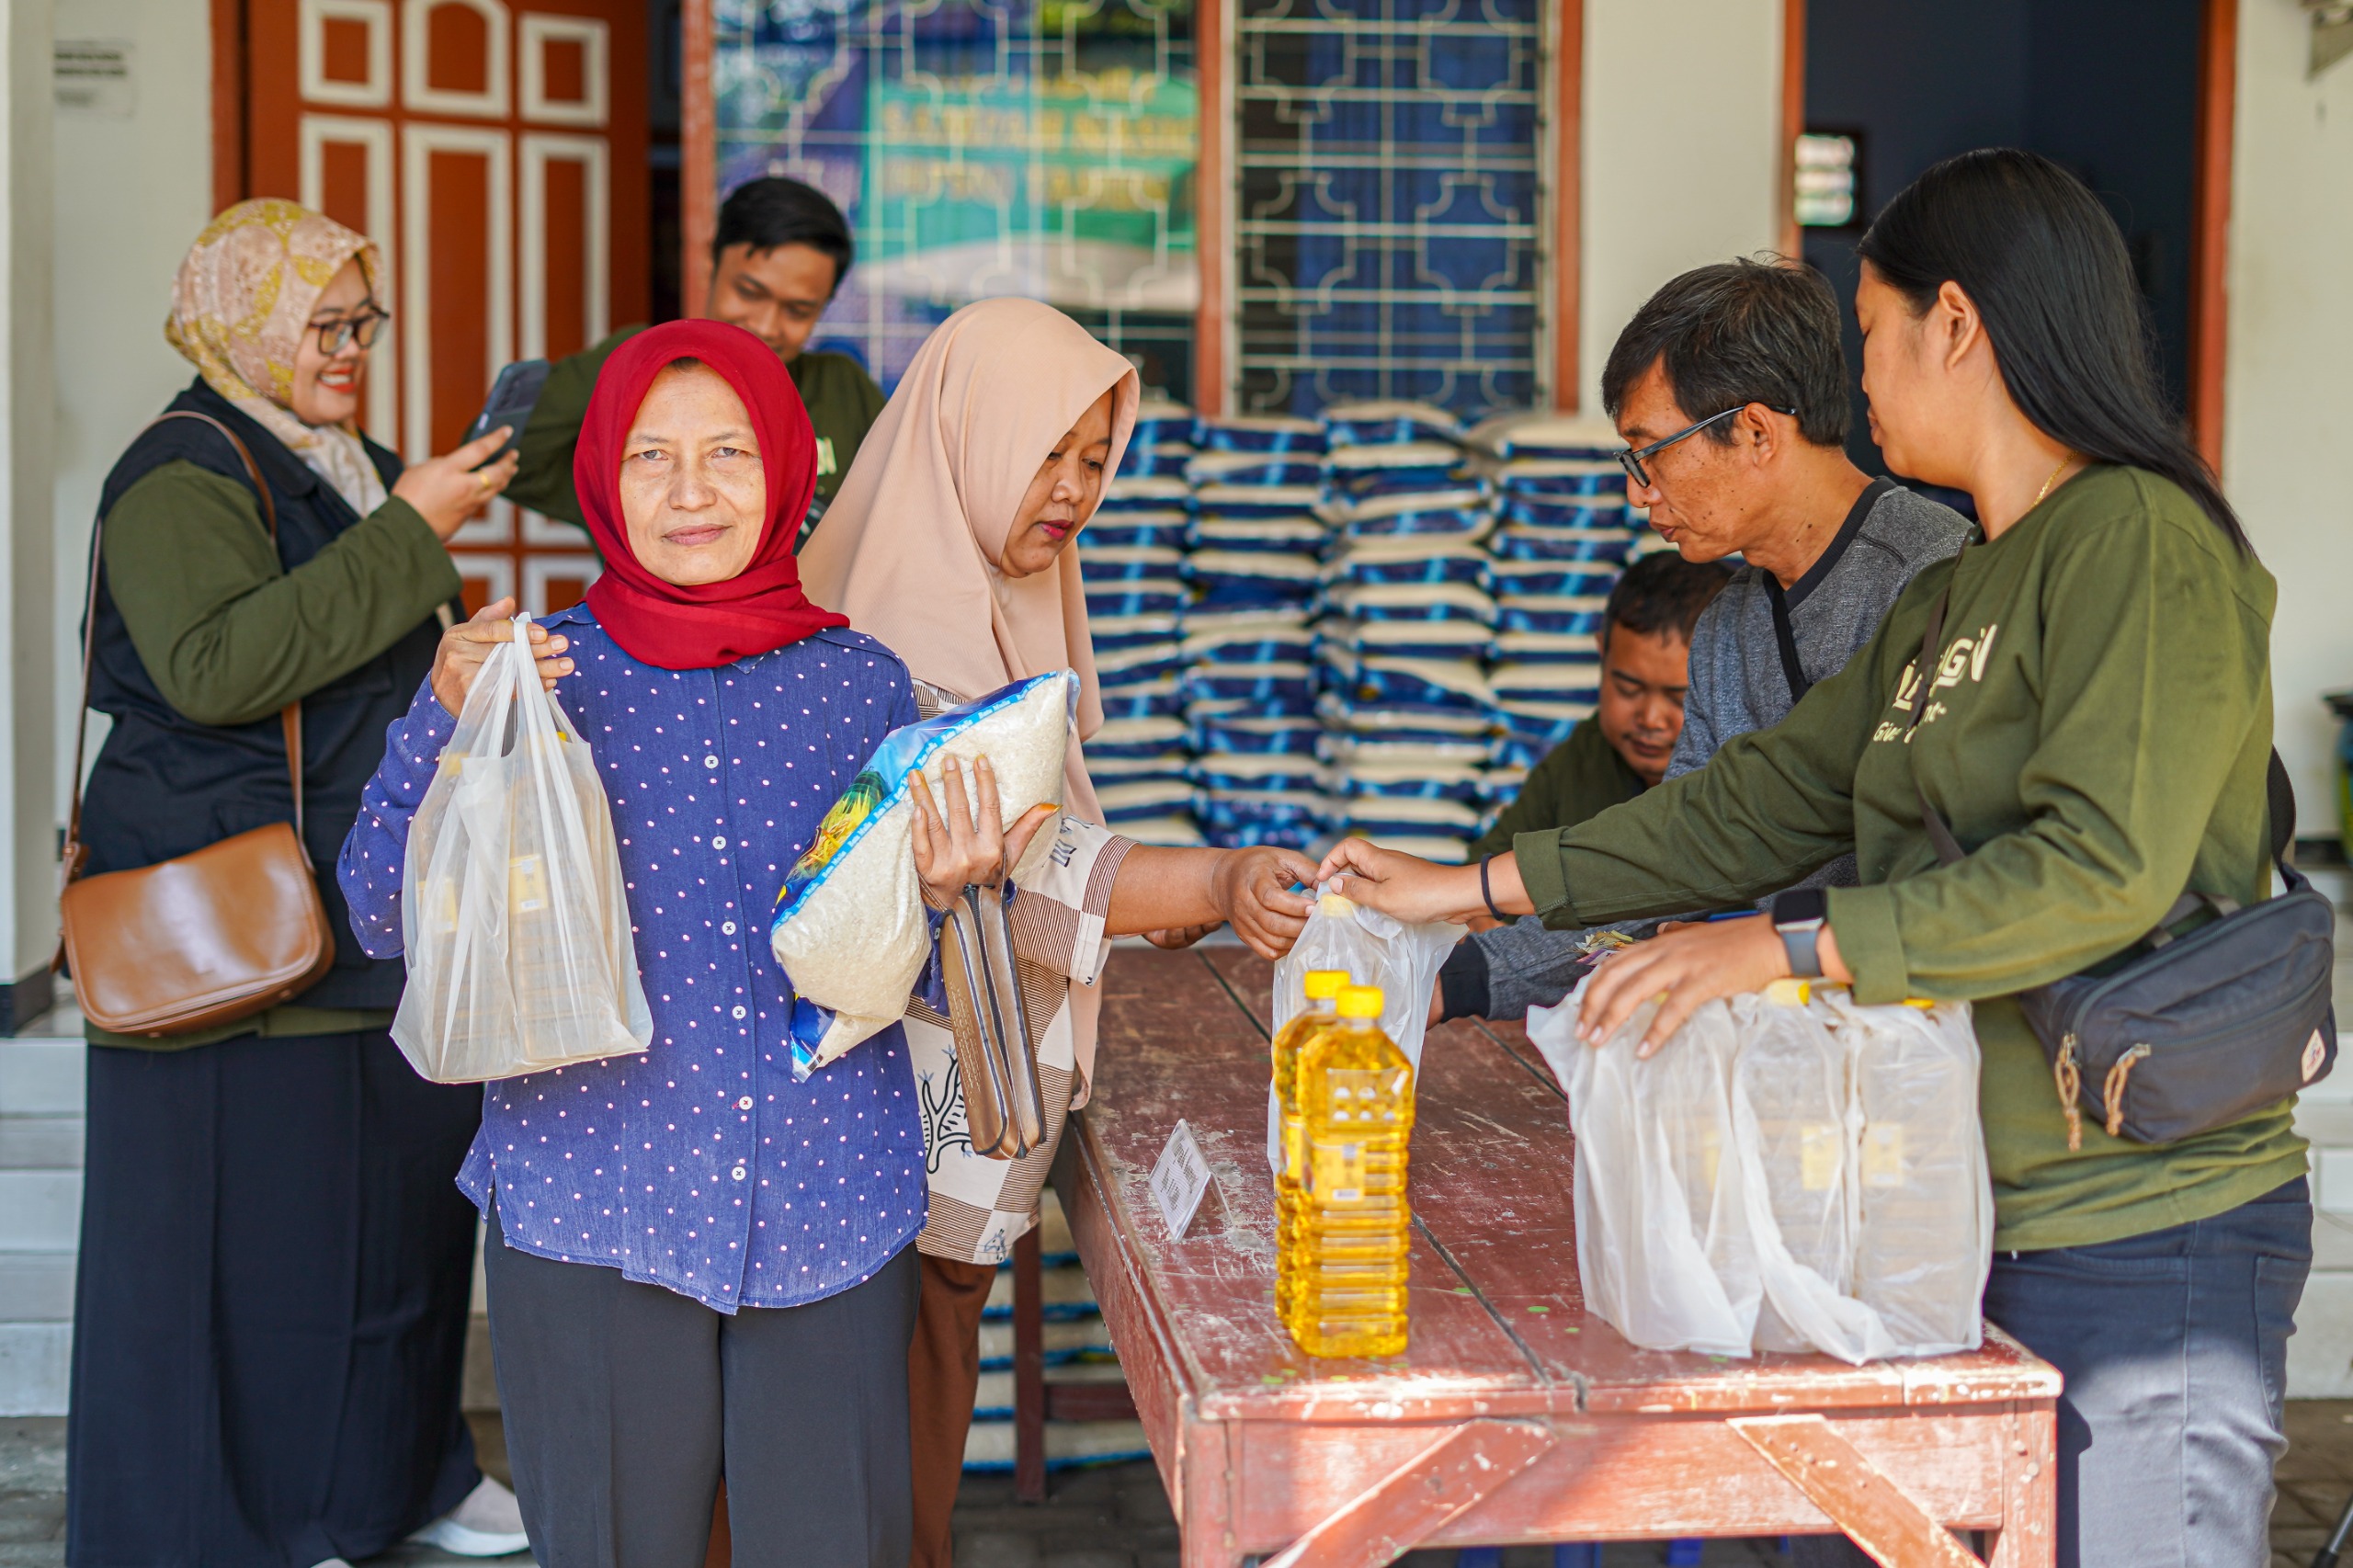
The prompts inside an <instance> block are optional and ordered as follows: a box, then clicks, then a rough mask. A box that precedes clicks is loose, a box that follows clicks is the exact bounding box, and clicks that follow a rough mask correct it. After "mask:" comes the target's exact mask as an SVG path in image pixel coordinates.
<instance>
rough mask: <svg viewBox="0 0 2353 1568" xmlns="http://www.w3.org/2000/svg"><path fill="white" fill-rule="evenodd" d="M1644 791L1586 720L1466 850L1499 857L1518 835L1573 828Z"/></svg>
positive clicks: (1597, 728)
mask: <svg viewBox="0 0 2353 1568" xmlns="http://www.w3.org/2000/svg"><path fill="white" fill-rule="evenodd" d="M1644 788H1646V786H1644V784H1643V776H1642V775H1641V774H1639V773H1637V772H1635V771H1634V770H1633V769H1632V768H1631V767H1627V766H1626V759H1625V758H1624V757H1622V756H1619V755H1618V749H1617V748H1616V747H1615V746H1613V745H1611V744H1609V741H1608V737H1606V736H1604V735H1603V734H1602V733H1601V722H1600V721H1599V720H1598V719H1587V720H1586V721H1584V722H1582V723H1580V724H1578V725H1577V727H1576V728H1575V729H1574V730H1571V731H1570V732H1569V735H1568V739H1566V740H1564V741H1563V742H1562V743H1561V744H1559V745H1556V746H1554V747H1553V748H1552V750H1551V751H1548V752H1546V753H1545V754H1544V758H1543V760H1542V761H1540V762H1539V763H1538V764H1537V765H1536V766H1535V767H1531V768H1529V770H1528V779H1527V782H1525V783H1523V784H1521V785H1520V787H1519V793H1518V795H1516V796H1514V797H1513V798H1512V802H1511V804H1510V805H1508V806H1506V807H1505V808H1504V809H1503V812H1502V813H1501V814H1499V815H1498V816H1497V817H1496V818H1495V825H1494V826H1493V827H1490V828H1489V829H1487V831H1486V832H1485V833H1483V834H1481V835H1479V842H1478V843H1476V844H1473V845H1472V846H1471V858H1472V859H1473V860H1480V859H1484V858H1486V857H1487V856H1490V855H1500V854H1502V853H1504V852H1505V851H1506V850H1507V849H1509V848H1510V847H1511V845H1512V840H1513V839H1514V838H1515V837H1517V836H1518V835H1520V834H1523V833H1535V832H1540V831H1541V830H1542V829H1545V828H1548V827H1550V828H1560V827H1574V826H1575V825H1576V824H1578V823H1581V822H1583V821H1585V819H1586V818H1587V817H1589V816H1594V815H1596V814H1597V813H1599V812H1605V811H1607V810H1608V809H1609V808H1610V807H1611V806H1614V805H1617V804H1618V803H1620V801H1631V800H1632V799H1633V798H1634V797H1635V796H1637V795H1639V794H1641V793H1642V792H1643V790H1644Z"/></svg>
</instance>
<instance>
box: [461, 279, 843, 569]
mask: <svg viewBox="0 0 2353 1568" xmlns="http://www.w3.org/2000/svg"><path fill="white" fill-rule="evenodd" d="M644 330H645V329H644V328H643V327H642V326H626V327H623V328H621V330H620V331H619V332H617V333H615V334H613V335H612V336H610V337H608V338H607V339H605V341H604V342H602V343H599V344H597V346H596V347H594V348H587V349H583V350H582V351H581V352H580V353H577V354H574V355H570V356H567V357H566V358H562V359H559V360H557V361H556V362H555V364H554V365H553V366H552V367H551V368H550V369H549V370H548V383H547V386H546V387H545V388H544V389H543V390H542V391H541V392H540V401H539V403H537V404H536V405H534V406H533V408H532V409H531V417H530V418H529V420H528V421H527V422H525V424H524V426H523V434H522V436H521V437H519V439H518V440H517V447H518V448H519V449H520V453H519V455H520V457H521V462H520V464H519V465H518V466H517V469H516V472H515V480H514V483H511V484H509V485H507V487H506V498H507V499H508V500H510V501H513V502H516V503H517V504H518V505H520V506H529V507H530V508H531V509H532V510H533V511H535V512H543V513H545V514H547V515H548V516H549V517H562V518H563V520H564V521H565V522H568V523H578V522H580V521H581V520H582V519H581V516H580V498H579V496H577V495H575V494H573V489H572V449H573V448H574V447H575V446H577V445H578V444H579V442H580V422H581V421H582V420H583V419H585V418H586V417H587V416H588V394H589V393H591V392H595V391H596V390H597V372H598V371H600V370H602V369H604V368H605V361H606V360H607V359H608V358H611V356H612V352H613V350H614V349H616V348H618V347H620V346H621V344H622V343H623V342H624V341H625V340H627V339H629V338H631V337H634V336H636V335H638V334H639V333H641V332H643V331H644ZM785 369H788V370H790V371H791V372H792V384H793V386H794V387H795V388H797V389H798V390H799V391H800V393H801V403H803V404H804V405H806V407H807V408H808V410H809V424H810V426H811V428H813V430H815V431H816V433H817V505H818V506H819V507H820V508H823V507H824V506H826V505H827V504H829V503H830V502H832V500H833V498H834V492H835V491H836V490H838V489H840V488H841V483H842V475H844V474H845V473H847V472H849V464H850V460H851V459H852V458H855V457H856V456H858V444H859V443H860V442H862V441H864V440H865V439H866V432H867V431H868V430H870V429H871V428H872V427H873V426H874V421H875V418H876V417H877V416H878V415H881V412H882V389H881V388H880V387H878V386H876V385H875V384H874V381H873V378H871V377H870V376H869V375H868V374H867V373H866V372H865V370H863V369H860V368H859V366H858V361H857V360H855V359H853V358H850V357H849V356H848V355H847V354H822V353H819V354H801V355H800V356H798V357H796V358H793V359H791V360H790V361H789V362H788V363H787V364H786V366H785Z"/></svg>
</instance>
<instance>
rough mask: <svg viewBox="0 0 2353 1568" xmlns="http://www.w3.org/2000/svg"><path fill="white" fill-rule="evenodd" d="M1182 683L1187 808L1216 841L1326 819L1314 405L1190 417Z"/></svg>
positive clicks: (1313, 829) (1281, 832) (1235, 842)
mask: <svg viewBox="0 0 2353 1568" xmlns="http://www.w3.org/2000/svg"><path fill="white" fill-rule="evenodd" d="M1199 437H1200V451H1199V453H1198V454H1197V455H1196V456H1195V457H1194V458H1193V459H1192V460H1190V461H1189V462H1188V464H1187V465H1186V469H1185V472H1186V477H1187V478H1188V479H1189V480H1190V481H1191V482H1192V486H1193V526H1192V532H1191V535H1190V539H1191V551H1190V552H1189V553H1188V555H1187V557H1186V562H1185V572H1186V576H1187V578H1188V581H1189V582H1190V583H1191V585H1192V587H1193V592H1194V600H1193V604H1192V607H1191V608H1190V609H1189V610H1188V612H1187V618H1186V627H1185V630H1186V637H1185V649H1184V653H1185V672H1184V676H1183V679H1182V682H1181V688H1182V692H1183V696H1184V701H1185V717H1186V720H1187V722H1188V724H1189V726H1190V728H1191V732H1192V743H1193V749H1194V752H1195V754H1196V756H1195V758H1194V763H1193V781H1194V785H1195V790H1194V794H1193V814H1194V817H1195V820H1196V821H1198V822H1199V824H1200V829H1201V833H1202V835H1203V837H1205V838H1206V839H1207V840H1208V842H1209V843H1211V844H1213V845H1216V846H1220V847H1221V848H1235V847H1240V846H1247V845H1257V844H1276V845H1283V846H1288V847H1290V848H1294V849H1304V848H1306V847H1307V846H1309V845H1311V844H1313V842H1314V841H1315V840H1316V839H1317V838H1319V837H1320V836H1321V835H1322V834H1323V832H1324V820H1323V819H1324V799H1323V778H1322V774H1321V770H1320V768H1319V766H1318V764H1317V761H1316V756H1315V735H1316V722H1315V688H1314V666H1313V652H1314V636H1313V632H1312V631H1310V630H1309V622H1310V620H1311V619H1313V614H1314V608H1315V603H1316V599H1317V597H1318V592H1319V589H1320V587H1321V582H1320V578H1321V574H1322V571H1323V554H1324V536H1325V528H1324V522H1323V520H1322V518H1321V517H1318V515H1317V513H1316V504H1317V501H1318V500H1319V499H1320V496H1321V494H1322V492H1321V483H1322V480H1323V455H1324V427H1323V426H1322V425H1320V424H1318V423H1317V422H1315V421H1314V420H1312V419H1294V418H1289V417H1284V416H1279V415H1236V416H1232V417H1227V418H1203V419H1202V420H1200V421H1199Z"/></svg>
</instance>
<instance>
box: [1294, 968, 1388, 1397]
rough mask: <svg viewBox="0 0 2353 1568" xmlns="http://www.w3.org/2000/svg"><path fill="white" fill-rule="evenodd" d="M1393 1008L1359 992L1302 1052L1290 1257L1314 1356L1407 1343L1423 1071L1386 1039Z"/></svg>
mask: <svg viewBox="0 0 2353 1568" xmlns="http://www.w3.org/2000/svg"><path fill="white" fill-rule="evenodd" d="M1336 1011H1337V1012H1338V1014H1339V1018H1338V1020H1337V1021H1336V1023H1334V1024H1333V1025H1332V1026H1330V1027H1329V1028H1323V1029H1318V1030H1316V1031H1315V1032H1314V1033H1313V1035H1312V1036H1310V1037H1309V1039H1308V1040H1307V1042H1306V1045H1305V1048H1304V1050H1303V1051H1302V1054H1301V1057H1300V1063H1299V1105H1300V1114H1301V1117H1302V1124H1303V1125H1302V1134H1303V1137H1304V1140H1305V1142H1306V1155H1307V1157H1306V1162H1305V1173H1304V1174H1305V1177H1306V1179H1305V1181H1304V1182H1303V1183H1302V1191H1301V1204H1300V1222H1299V1226H1298V1231H1297V1234H1296V1236H1295V1238H1294V1241H1293V1244H1292V1247H1291V1250H1290V1253H1289V1254H1288V1255H1286V1256H1285V1258H1284V1262H1285V1263H1286V1264H1287V1265H1288V1272H1289V1273H1290V1276H1291V1277H1292V1278H1293V1279H1294V1280H1295V1281H1296V1283H1295V1285H1294V1287H1293V1290H1294V1299H1293V1304H1292V1307H1291V1321H1290V1324H1289V1326H1290V1334H1291V1338H1292V1339H1293V1340H1294V1341H1296V1342H1297V1343H1298V1345H1299V1347H1300V1348H1301V1349H1302V1350H1304V1351H1306V1352H1307V1353H1308V1354H1309V1355H1310V1356H1395V1355H1398V1354H1399V1353H1401V1352H1402V1351H1404V1348H1405V1276H1406V1271H1407V1247H1408V1227H1409V1225H1410V1222H1411V1220H1412V1210H1410V1209H1409V1208H1408V1207H1407V1204H1406V1200H1405V1156H1406V1150H1407V1145H1408V1143H1409V1142H1411V1140H1412V1137H1413V1131H1414V1067H1413V1063H1412V1062H1408V1061H1406V1060H1405V1053H1404V1051H1400V1050H1398V1049H1397V1043H1396V1041H1394V1040H1391V1039H1390V1038H1389V1037H1388V1036H1387V1035H1386V1034H1383V1033H1382V1032H1381V988H1380V987H1379V986H1374V985H1351V986H1349V987H1347V989H1346V990H1344V991H1342V992H1341V993H1340V997H1339V1002H1338V1005H1337V1008H1336Z"/></svg>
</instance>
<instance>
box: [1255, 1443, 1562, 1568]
mask: <svg viewBox="0 0 2353 1568" xmlns="http://www.w3.org/2000/svg"><path fill="white" fill-rule="evenodd" d="M1552 1443H1553V1438H1552V1432H1551V1431H1550V1430H1548V1429H1547V1428H1546V1427H1544V1426H1542V1425H1540V1424H1539V1423H1536V1422H1529V1421H1486V1420H1481V1421H1470V1422H1465V1423H1464V1424H1463V1425H1462V1426H1457V1427H1455V1428H1454V1429H1452V1430H1451V1431H1449V1432H1448V1433H1446V1434H1445V1435H1444V1436H1443V1437H1439V1438H1438V1441H1436V1442H1434V1443H1432V1444H1431V1445H1430V1446H1429V1447H1428V1448H1427V1449H1423V1450H1422V1451H1421V1452H1420V1453H1418V1454H1416V1455H1415V1456H1414V1457H1413V1458H1412V1459H1410V1460H1406V1461H1405V1462H1404V1464H1402V1465H1400V1466H1398V1467H1397V1468H1396V1469H1395V1470H1393V1471H1390V1472H1389V1473H1388V1474H1387V1475H1385V1476H1383V1477H1381V1480H1379V1481H1377V1482H1375V1483H1373V1484H1372V1486H1371V1488H1370V1490H1369V1491H1366V1492H1363V1493H1360V1494H1358V1495H1357V1496H1356V1497H1354V1498H1353V1499H1351V1500H1350V1501H1349V1502H1348V1503H1347V1505H1346V1506H1343V1507H1342V1508H1341V1509H1340V1511H1339V1512H1337V1513H1336V1514H1334V1515H1333V1516H1332V1517H1330V1518H1328V1519H1325V1520H1324V1522H1323V1523H1322V1524H1320V1525H1317V1526H1316V1527H1315V1528H1313V1529H1311V1530H1309V1531H1308V1532H1307V1533H1306V1534H1305V1535H1303V1536H1301V1537H1300V1538H1299V1539H1298V1540H1295V1541H1293V1542H1291V1543H1290V1545H1289V1546H1288V1547H1285V1548H1284V1549H1283V1550H1282V1551H1279V1552H1278V1553H1276V1554H1275V1555H1274V1556H1272V1557H1270V1558H1268V1559H1267V1562H1266V1568H1387V1565H1388V1564H1389V1563H1392V1562H1395V1561H1397V1559H1399V1558H1400V1557H1403V1556H1404V1555H1405V1553H1407V1552H1408V1551H1413V1550H1414V1548H1415V1547H1416V1546H1419V1545H1420V1544H1421V1543H1422V1542H1423V1541H1425V1540H1428V1539H1429V1537H1430V1535H1431V1534H1432V1533H1433V1532H1434V1531H1436V1530H1437V1529H1438V1528H1439V1527H1440V1526H1442V1525H1444V1524H1445V1523H1446V1522H1447V1521H1448V1520H1449V1519H1451V1518H1453V1517H1455V1516H1456V1515H1457V1514H1460V1513H1461V1512H1462V1511H1463V1510H1464V1509H1466V1508H1471V1507H1474V1506H1477V1505H1478V1504H1480V1503H1482V1502H1483V1501H1484V1500H1485V1499H1486V1498H1487V1497H1488V1495H1489V1494H1492V1493H1494V1492H1495V1490H1496V1488H1498V1487H1500V1486H1502V1485H1503V1483H1505V1482H1506V1481H1509V1480H1510V1479H1511V1478H1512V1477H1513V1476H1515V1475H1518V1473H1519V1472H1520V1471H1523V1470H1526V1469H1527V1468H1528V1467H1529V1465H1531V1464H1534V1463H1535V1462H1536V1460H1537V1459H1538V1458H1539V1457H1540V1456H1541V1455H1542V1454H1543V1453H1544V1451H1545V1450H1546V1449H1550V1448H1552Z"/></svg>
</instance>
